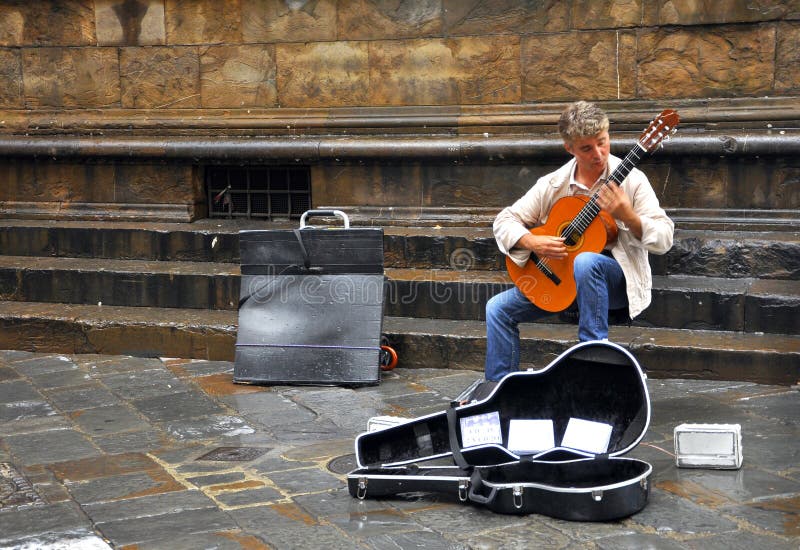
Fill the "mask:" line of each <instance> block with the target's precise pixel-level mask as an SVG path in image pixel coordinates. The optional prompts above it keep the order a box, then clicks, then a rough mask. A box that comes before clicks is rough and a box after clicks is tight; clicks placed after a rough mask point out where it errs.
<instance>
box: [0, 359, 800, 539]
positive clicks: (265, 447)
mask: <svg viewBox="0 0 800 550" xmlns="http://www.w3.org/2000/svg"><path fill="white" fill-rule="evenodd" d="M232 372H233V364H232V363H229V362H222V361H199V360H183V359H158V358H134V357H126V356H98V355H69V356H66V355H53V354H33V353H28V352H18V351H0V549H3V548H15V549H22V548H26V549H27V548H50V549H56V548H58V549H73V548H75V549H77V548H80V549H90V550H91V549H100V548H109V547H112V548H129V549H133V548H137V549H151V548H159V549H161V548H164V549H170V550H178V549H197V548H220V549H228V548H235V549H257V548H319V547H326V548H331V549H334V548H348V549H350V548H376V549H382V548H392V549H411V548H426V549H439V548H442V549H444V548H476V549H478V548H485V549H489V548H598V549H611V548H614V549H616V548H653V549H679V548H687V549H701V548H702V549H703V550H712V549H716V548H726V549H729V548H734V549H736V548H741V549H748V550H750V549H752V548H793V549H797V548H800V444H799V443H798V441H799V440H800V414H798V413H800V392H799V391H798V389H797V387H785V386H765V385H757V384H752V383H745V382H718V381H715V382H710V381H709V382H706V381H688V380H649V381H648V387H649V390H650V397H651V401H652V418H651V423H650V427H649V430H648V431H647V433H646V435H645V438H644V440H643V441H642V442H641V443H640V444H639V445H638V446H637V447H636V448H635V449H634V450H633V451H631V453H629V456H632V457H636V458H640V459H643V460H646V461H648V462H650V463H651V464H652V465H653V474H652V476H651V478H650V481H651V493H650V499H649V502H648V504H647V506H646V507H645V508H644V509H643V510H642V511H641V512H639V513H638V514H636V515H634V516H632V517H630V518H627V519H624V520H621V521H615V522H604V523H581V522H568V521H561V520H556V519H552V518H548V517H545V516H538V515H529V516H507V515H500V514H494V513H492V512H490V511H488V510H486V509H484V508H480V507H478V506H473V505H466V504H461V503H460V502H458V498H457V497H456V496H455V495H453V496H450V495H435V494H410V495H405V496H403V497H398V498H391V499H386V500H369V499H368V500H363V501H359V500H357V499H354V498H352V497H351V496H350V495H349V493H348V491H347V487H346V472H347V471H349V470H350V469H352V468H353V467H354V463H353V462H354V459H353V442H354V438H355V436H356V435H357V434H358V433H360V432H362V431H365V430H366V427H367V421H368V420H369V419H370V418H371V417H374V416H380V415H389V416H406V417H416V416H421V415H424V414H429V413H433V412H439V411H442V410H444V409H445V408H446V407H447V405H448V403H449V401H450V399H452V398H453V397H455V396H457V395H458V394H459V393H460V392H461V391H462V390H463V389H464V388H465V387H466V386H468V385H469V384H470V383H471V382H473V381H474V380H475V379H476V377H477V376H478V373H476V372H474V371H459V370H453V369H413V370H411V369H409V370H406V369H402V368H398V369H395V370H394V371H391V372H388V373H384V374H383V379H382V381H381V384H380V385H378V386H372V387H363V388H356V389H353V388H341V387H287V386H281V387H261V386H246V385H236V384H233V383H232V381H231V380H232ZM684 422H689V423H728V424H730V423H738V424H740V425H741V429H742V439H743V454H744V464H743V466H742V468H741V469H740V470H710V469H678V468H676V466H675V459H674V456H673V455H672V453H673V452H674V446H673V430H674V428H675V426H677V425H679V424H682V423H684Z"/></svg>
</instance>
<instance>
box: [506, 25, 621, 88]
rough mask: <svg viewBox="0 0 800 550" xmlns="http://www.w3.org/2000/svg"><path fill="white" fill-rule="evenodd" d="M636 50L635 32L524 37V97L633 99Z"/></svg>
mask: <svg viewBox="0 0 800 550" xmlns="http://www.w3.org/2000/svg"><path fill="white" fill-rule="evenodd" d="M635 51H636V38H635V36H634V34H633V32H616V31H596V32H573V33H567V34H560V33H559V34H543V35H536V36H529V37H525V38H523V40H522V66H523V68H524V74H523V77H522V98H523V100H524V101H574V100H576V99H578V98H582V99H586V100H609V99H620V98H624V99H628V98H632V97H634V91H635V88H634V87H635V81H636V79H635V53H634V52H635ZM567 57H568V59H567Z"/></svg>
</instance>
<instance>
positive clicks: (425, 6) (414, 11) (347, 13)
mask: <svg viewBox="0 0 800 550" xmlns="http://www.w3.org/2000/svg"><path fill="white" fill-rule="evenodd" d="M441 15H442V5H441V1H440V0H421V1H416V2H397V0H352V1H350V2H348V3H347V9H339V12H338V19H339V36H340V37H344V38H346V39H348V40H366V39H385V38H387V37H394V38H416V37H423V36H437V35H440V34H441V29H442V20H441Z"/></svg>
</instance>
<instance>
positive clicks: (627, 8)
mask: <svg viewBox="0 0 800 550" xmlns="http://www.w3.org/2000/svg"><path fill="white" fill-rule="evenodd" d="M641 20H642V0H601V1H598V0H575V2H574V3H573V5H572V28H573V29H608V28H612V29H613V28H620V27H636V26H638V25H641Z"/></svg>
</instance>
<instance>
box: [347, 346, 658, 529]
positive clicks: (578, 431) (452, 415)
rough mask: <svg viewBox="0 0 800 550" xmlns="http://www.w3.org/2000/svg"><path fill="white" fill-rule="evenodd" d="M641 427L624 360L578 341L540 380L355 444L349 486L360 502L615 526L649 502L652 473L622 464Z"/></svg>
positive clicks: (527, 377)
mask: <svg viewBox="0 0 800 550" xmlns="http://www.w3.org/2000/svg"><path fill="white" fill-rule="evenodd" d="M649 422H650V399H649V396H648V393H647V385H646V378H645V376H644V373H643V372H642V370H641V368H640V366H639V364H638V363H637V361H636V359H635V358H634V357H633V355H631V354H630V353H629V352H628V351H627V350H625V349H624V348H622V347H621V346H619V345H617V344H614V343H612V342H608V341H595V342H583V343H580V344H577V345H576V346H573V347H572V348H570V349H569V350H567V351H565V352H564V353H562V354H561V355H560V356H559V357H558V358H556V359H555V360H554V361H553V362H551V363H550V364H549V365H548V366H547V367H545V368H544V369H542V370H539V371H526V372H517V373H512V374H509V375H507V376H506V377H504V378H503V379H502V380H501V381H500V382H499V383H498V384H497V385H496V386H495V388H494V389H493V390H492V391H491V393H490V394H489V395H488V396H487V397H486V398H484V399H481V400H478V401H474V402H470V403H468V404H465V405H458V404H455V405H454V406H453V407H451V408H450V409H449V410H446V411H442V412H440V413H435V414H431V415H427V416H423V417H420V418H417V419H412V420H409V421H408V422H406V423H403V424H399V425H396V426H391V427H388V428H385V429H382V430H379V431H374V432H368V433H363V434H361V435H359V436H358V437H357V438H356V442H355V447H356V462H357V465H358V467H357V468H356V469H355V470H354V471H353V472H351V473H350V474H349V475H348V488H349V491H350V494H351V495H352V496H354V497H358V498H367V497H372V496H388V495H391V494H399V493H404V492H417V491H423V492H429V491H434V492H447V493H451V494H454V495H458V497H459V499H461V500H463V501H465V502H466V501H469V502H472V503H475V504H480V505H483V506H486V507H488V508H489V509H491V510H493V511H495V512H500V513H510V514H527V513H539V514H544V515H548V516H552V517H557V518H562V519H568V520H580V521H604V520H611V519H618V518H622V517H626V516H629V515H631V514H634V513H636V512H637V511H639V510H641V509H642V508H643V507H644V506H645V504H646V502H647V498H648V494H649V483H648V478H649V475H650V473H651V472H652V467H651V466H650V464H648V463H646V462H643V461H640V460H636V459H631V458H624V457H622V456H621V455H624V454H625V453H627V452H628V451H629V450H630V449H632V448H633V447H635V446H636V445H637V444H638V443H639V441H641V439H642V437H644V434H645V432H646V430H647V426H648V425H649ZM448 461H449V462H450V463H451V465H449V466H440V465H437V466H432V464H433V463H441V462H448Z"/></svg>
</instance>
